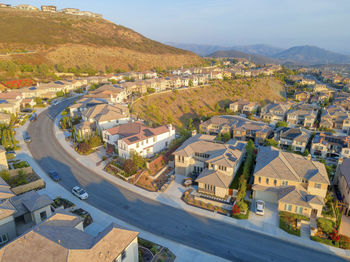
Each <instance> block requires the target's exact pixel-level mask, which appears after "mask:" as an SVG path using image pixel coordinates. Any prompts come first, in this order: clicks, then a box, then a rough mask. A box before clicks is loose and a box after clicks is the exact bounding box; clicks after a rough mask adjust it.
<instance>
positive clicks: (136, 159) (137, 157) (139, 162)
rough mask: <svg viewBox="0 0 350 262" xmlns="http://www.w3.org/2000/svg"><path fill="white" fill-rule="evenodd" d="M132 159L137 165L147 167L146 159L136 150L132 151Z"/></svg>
mask: <svg viewBox="0 0 350 262" xmlns="http://www.w3.org/2000/svg"><path fill="white" fill-rule="evenodd" d="M130 159H131V160H132V161H133V162H134V163H135V165H136V167H138V168H140V169H142V168H145V167H146V161H145V160H144V159H143V157H142V156H141V155H140V154H139V153H137V152H136V151H132V152H131V153H130Z"/></svg>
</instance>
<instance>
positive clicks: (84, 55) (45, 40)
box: [0, 8, 202, 70]
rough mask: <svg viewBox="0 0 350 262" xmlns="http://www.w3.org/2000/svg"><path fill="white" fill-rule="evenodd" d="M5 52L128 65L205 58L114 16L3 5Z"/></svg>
mask: <svg viewBox="0 0 350 262" xmlns="http://www.w3.org/2000/svg"><path fill="white" fill-rule="evenodd" d="M0 32H1V38H0V50H2V52H1V53H4V52H6V51H7V52H10V53H11V52H13V51H15V50H19V49H24V50H30V51H35V53H31V54H20V55H10V56H0V59H3V60H4V59H5V60H8V59H13V60H16V61H18V62H20V63H35V64H38V63H48V64H49V65H54V64H63V65H64V66H66V67H69V66H76V65H83V64H89V65H91V66H93V67H95V68H96V69H100V70H104V69H105V66H106V65H108V66H111V67H114V68H120V69H124V70H130V69H134V68H137V69H138V70H143V69H149V68H153V67H156V66H159V67H163V68H165V67H168V66H171V67H178V66H182V65H191V64H199V63H202V59H201V58H200V57H198V56H197V55H195V54H193V53H191V52H188V51H184V50H181V49H178V48H174V47H171V46H167V45H164V44H161V43H159V42H156V41H153V40H150V39H148V38H146V37H144V36H142V35H140V34H139V33H136V32H134V31H133V30H131V29H128V28H125V27H123V26H120V25H116V24H114V23H112V22H110V21H107V20H104V19H99V18H89V17H84V16H74V15H66V14H60V13H44V12H39V11H22V10H17V9H12V8H0Z"/></svg>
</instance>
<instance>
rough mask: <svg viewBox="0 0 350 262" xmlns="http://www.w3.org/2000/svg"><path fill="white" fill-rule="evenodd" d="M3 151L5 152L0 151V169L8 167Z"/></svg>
mask: <svg viewBox="0 0 350 262" xmlns="http://www.w3.org/2000/svg"><path fill="white" fill-rule="evenodd" d="M5 153H6V151H2V152H0V170H3V169H9V166H8V164H7V158H6V154H5Z"/></svg>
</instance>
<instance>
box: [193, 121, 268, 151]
mask: <svg viewBox="0 0 350 262" xmlns="http://www.w3.org/2000/svg"><path fill="white" fill-rule="evenodd" d="M199 127H200V130H201V131H202V132H204V133H206V134H210V135H212V134H225V133H229V134H230V135H231V136H232V138H234V139H237V140H243V141H248V140H249V139H252V140H253V141H254V142H255V143H259V144H262V143H264V141H265V139H266V138H269V136H270V135H271V134H272V128H271V127H270V126H268V125H267V124H266V123H262V122H257V121H253V120H250V119H247V118H243V117H240V116H232V115H221V116H214V117H212V118H211V119H209V120H207V121H205V122H203V123H202V124H201V125H200V126H199Z"/></svg>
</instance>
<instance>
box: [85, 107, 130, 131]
mask: <svg viewBox="0 0 350 262" xmlns="http://www.w3.org/2000/svg"><path fill="white" fill-rule="evenodd" d="M82 118H83V120H84V121H88V122H91V123H95V126H96V128H97V129H98V130H99V132H102V130H104V129H108V128H111V127H113V126H115V125H120V124H124V123H127V122H129V120H130V114H129V109H128V108H127V107H126V106H123V105H119V104H115V105H108V104H107V105H106V104H97V105H95V106H92V107H90V108H88V109H87V110H86V111H83V112H82Z"/></svg>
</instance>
